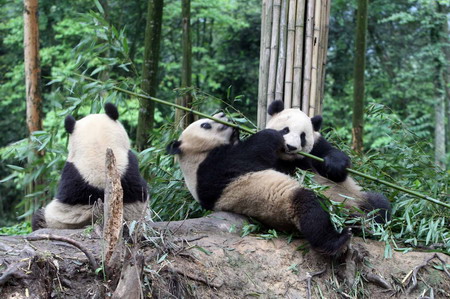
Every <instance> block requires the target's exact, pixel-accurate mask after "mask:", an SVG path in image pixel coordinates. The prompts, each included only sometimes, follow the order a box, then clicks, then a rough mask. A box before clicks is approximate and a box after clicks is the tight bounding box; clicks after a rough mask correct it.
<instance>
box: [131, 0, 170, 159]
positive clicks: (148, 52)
mask: <svg viewBox="0 0 450 299" xmlns="http://www.w3.org/2000/svg"><path fill="white" fill-rule="evenodd" d="M163 5H164V1H163V0H149V1H148V8H147V25H146V27H145V41H144V63H143V65H142V91H143V92H144V93H146V94H147V95H149V96H156V90H157V87H158V64H159V48H160V42H161V24H162V14H163ZM139 106H140V108H139V117H138V127H137V136H136V146H137V148H138V149H139V150H143V149H144V148H146V147H147V146H148V141H149V138H150V133H151V131H152V129H153V122H154V114H155V104H154V102H153V101H148V100H140V104H139Z"/></svg>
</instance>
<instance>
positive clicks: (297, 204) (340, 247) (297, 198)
mask: <svg viewBox="0 0 450 299" xmlns="http://www.w3.org/2000/svg"><path fill="white" fill-rule="evenodd" d="M320 200H321V199H320V198H319V197H317V196H316V195H315V194H314V192H312V191H311V190H307V189H302V188H301V189H298V190H297V191H296V192H295V195H294V198H293V205H294V213H295V218H296V225H297V227H299V229H300V231H301V233H302V234H303V235H304V236H305V238H306V239H307V240H308V241H309V243H310V244H311V246H312V247H313V249H314V250H315V251H317V252H319V253H321V254H323V255H328V256H339V255H340V254H341V253H343V252H344V251H345V250H346V249H347V246H348V243H349V242H350V237H351V230H349V229H347V228H346V229H344V230H343V231H342V233H338V232H337V231H336V229H335V228H334V226H333V224H332V223H331V220H330V215H329V214H328V212H326V211H325V210H324V209H323V207H322V205H321V203H320Z"/></svg>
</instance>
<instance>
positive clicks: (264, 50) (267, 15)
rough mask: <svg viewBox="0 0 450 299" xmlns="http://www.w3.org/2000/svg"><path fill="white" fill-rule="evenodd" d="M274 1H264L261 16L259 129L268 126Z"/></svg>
mask: <svg viewBox="0 0 450 299" xmlns="http://www.w3.org/2000/svg"><path fill="white" fill-rule="evenodd" d="M272 4H273V2H272V0H263V12H262V14H261V16H262V17H261V51H260V55H261V56H260V59H259V61H260V65H259V84H258V85H259V88H258V91H259V92H258V115H257V121H258V127H259V128H264V127H265V126H266V115H267V83H268V72H269V62H270V43H271V40H270V34H267V32H270V29H271V27H272Z"/></svg>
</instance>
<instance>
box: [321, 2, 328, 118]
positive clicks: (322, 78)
mask: <svg viewBox="0 0 450 299" xmlns="http://www.w3.org/2000/svg"><path fill="white" fill-rule="evenodd" d="M326 5H327V7H326V10H325V17H324V22H325V23H324V32H325V34H324V35H323V37H324V38H323V41H324V42H323V62H322V74H321V78H320V81H321V82H322V86H321V87H320V107H322V103H323V98H324V90H325V75H326V65H327V58H328V57H327V52H328V33H329V27H330V9H331V0H326ZM319 113H322V110H319Z"/></svg>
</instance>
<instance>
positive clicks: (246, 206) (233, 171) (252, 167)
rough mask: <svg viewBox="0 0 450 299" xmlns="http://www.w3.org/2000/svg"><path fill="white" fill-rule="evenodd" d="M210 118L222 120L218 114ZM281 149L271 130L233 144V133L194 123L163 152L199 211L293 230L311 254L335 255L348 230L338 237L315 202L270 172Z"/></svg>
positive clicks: (219, 126) (279, 137)
mask: <svg viewBox="0 0 450 299" xmlns="http://www.w3.org/2000/svg"><path fill="white" fill-rule="evenodd" d="M214 117H216V118H220V119H222V120H225V121H226V120H227V119H226V117H225V115H224V114H223V113H221V114H218V115H215V116H214ZM285 147H286V144H285V142H284V139H283V135H282V134H281V133H280V132H278V131H275V130H270V129H268V130H263V131H260V132H258V133H256V134H254V135H252V136H250V137H249V138H248V139H246V140H245V141H242V142H238V133H237V131H236V130H233V129H232V128H230V127H228V126H226V125H222V124H219V123H217V122H214V121H212V120H209V119H200V120H198V121H196V122H194V123H192V124H191V125H189V126H188V127H187V128H186V129H185V130H184V131H183V133H182V134H181V137H180V139H179V140H177V141H173V142H172V143H171V144H169V145H168V147H167V149H168V152H169V153H171V154H176V155H178V156H179V162H180V167H181V170H182V172H183V175H184V178H185V181H186V185H187V187H188V189H189V191H190V192H191V194H192V195H193V197H194V198H195V199H196V200H197V201H199V202H200V204H201V205H202V207H203V208H205V209H210V210H222V211H229V212H234V213H239V214H243V215H247V216H250V217H254V218H256V219H258V220H259V221H261V222H262V223H265V224H267V225H269V226H271V227H274V228H277V229H280V230H291V229H295V228H297V229H299V230H300V231H301V232H302V233H303V235H304V236H305V238H306V239H307V240H308V241H309V242H310V244H311V245H312V247H313V248H314V249H315V250H316V251H318V252H321V253H323V254H326V255H336V254H339V253H341V252H342V251H343V250H344V249H345V248H346V247H347V243H348V242H349V240H350V232H349V230H347V229H344V230H343V232H342V233H338V232H337V231H336V230H335V229H334V227H333V225H332V223H331V221H330V217H329V214H328V213H327V212H326V211H325V210H324V209H323V208H322V206H321V203H320V201H321V200H320V199H319V198H318V197H317V196H316V195H315V194H314V193H313V192H312V191H310V190H307V189H305V188H302V187H301V186H300V185H299V183H298V182H297V181H296V180H294V179H292V178H291V177H289V176H288V175H286V174H283V173H281V172H279V171H276V170H275V166H276V161H277V157H278V155H279V153H281V152H283V151H285V150H286V149H285Z"/></svg>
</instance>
